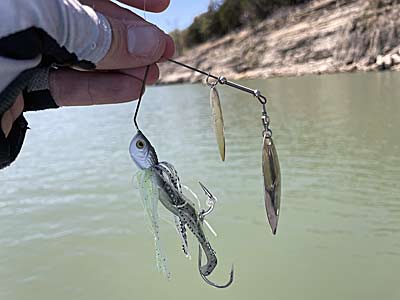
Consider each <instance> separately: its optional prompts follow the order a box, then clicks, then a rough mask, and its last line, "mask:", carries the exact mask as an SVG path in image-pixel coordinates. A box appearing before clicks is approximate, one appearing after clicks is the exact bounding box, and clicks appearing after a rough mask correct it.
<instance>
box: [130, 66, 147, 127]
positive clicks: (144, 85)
mask: <svg viewBox="0 0 400 300" xmlns="http://www.w3.org/2000/svg"><path fill="white" fill-rule="evenodd" d="M149 69H150V65H148V66H147V67H146V71H145V72H144V77H143V82H142V87H141V89H140V96H139V100H138V103H137V105H136V110H135V114H134V116H133V124H135V127H136V129H137V130H139V125H138V123H137V121H136V118H137V115H138V113H139V107H140V103H141V102H142V97H143V94H144V88H145V87H146V79H147V75H148V73H149Z"/></svg>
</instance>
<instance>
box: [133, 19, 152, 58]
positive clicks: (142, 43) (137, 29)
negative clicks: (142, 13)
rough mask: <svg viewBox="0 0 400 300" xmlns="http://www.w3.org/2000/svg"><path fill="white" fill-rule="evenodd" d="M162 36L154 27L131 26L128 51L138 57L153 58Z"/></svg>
mask: <svg viewBox="0 0 400 300" xmlns="http://www.w3.org/2000/svg"><path fill="white" fill-rule="evenodd" d="M159 41H160V34H159V32H158V31H157V29H156V28H155V27H153V26H131V27H129V28H128V51H129V53H131V54H134V55H138V56H149V57H152V56H153V55H154V53H155V51H157V47H158V45H159Z"/></svg>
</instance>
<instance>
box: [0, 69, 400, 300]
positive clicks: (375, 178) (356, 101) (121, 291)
mask: <svg viewBox="0 0 400 300" xmlns="http://www.w3.org/2000/svg"><path fill="white" fill-rule="evenodd" d="M241 83H242V84H246V85H248V86H251V87H254V88H258V89H260V90H262V91H263V92H265V94H267V95H268V97H269V99H270V102H269V105H268V109H269V113H270V117H271V127H272V129H273V134H274V141H275V144H276V145H277V148H278V152H279V157H280V161H281V168H282V178H283V182H282V207H281V217H280V221H279V226H278V234H277V236H272V234H271V232H270V229H269V227H268V225H267V222H266V215H265V211H264V204H263V195H262V179H261V143H262V140H261V121H260V106H259V105H258V103H257V102H256V101H255V100H254V99H252V98H251V97H249V96H248V95H245V94H242V93H241V92H237V91H235V90H231V89H228V88H222V87H221V89H220V94H221V97H222V104H223V109H224V118H225V125H226V129H225V131H226V139H227V153H226V162H225V163H222V162H221V161H220V160H219V154H218V150H217V146H216V143H215V140H214V133H213V131H212V127H211V125H210V108H209V104H208V89H207V88H205V87H203V86H201V85H177V86H165V87H155V88H149V89H148V91H147V92H146V95H145V98H144V102H143V107H142V108H141V115H140V120H139V121H140V124H141V126H142V129H143V131H144V133H145V134H146V135H147V136H148V137H149V138H150V139H151V141H152V143H153V145H154V146H155V147H156V149H157V151H158V154H159V157H160V159H161V160H167V161H170V162H172V163H173V164H174V165H175V166H176V168H177V170H178V172H179V173H180V177H181V179H182V181H183V182H184V183H185V184H186V185H188V186H190V187H192V188H193V189H194V190H195V191H196V192H197V193H199V194H201V190H200V188H199V186H198V184H197V182H198V181H199V180H201V181H202V182H203V183H204V184H206V185H207V186H208V187H209V188H210V190H211V191H212V192H213V193H215V194H216V195H217V197H218V198H219V202H218V205H217V207H216V210H215V212H214V213H213V215H212V216H210V219H209V221H210V223H212V225H213V226H214V228H215V229H216V230H217V232H218V234H219V235H218V238H211V241H212V244H213V246H214V248H215V249H216V251H217V256H218V258H219V265H218V267H217V269H216V271H215V274H214V275H213V277H212V279H213V280H215V281H218V282H225V280H227V277H228V272H229V268H230V264H231V263H232V262H233V263H234V264H235V269H236V276H235V282H234V284H233V285H232V286H231V287H230V288H229V289H226V290H216V289H214V288H212V287H209V286H207V285H206V284H205V283H203V282H202V280H201V278H200V276H199V274H198V271H197V261H196V259H195V258H197V257H196V249H197V247H196V243H195V241H194V240H193V238H191V240H190V242H191V250H192V255H193V257H194V259H192V260H191V261H188V260H187V259H186V258H185V257H184V256H183V254H182V253H181V251H180V245H179V240H178V238H177V236H176V233H175V229H174V228H173V227H172V226H171V225H170V224H168V223H163V228H162V233H161V234H162V238H163V241H164V244H165V248H166V249H165V250H166V252H167V255H168V258H169V266H170V270H171V272H172V280H171V281H170V282H168V281H166V280H165V279H164V278H163V277H162V275H161V274H159V273H158V272H157V271H156V267H155V259H154V248H153V240H152V236H151V234H150V232H149V230H148V229H147V226H146V221H145V219H144V213H143V209H142V206H141V203H140V200H139V198H138V197H139V194H138V190H137V188H135V187H134V184H133V183H132V178H133V174H134V173H135V172H136V169H135V167H134V166H133V163H132V162H131V160H130V157H129V154H128V144H129V141H130V139H131V137H132V135H133V134H134V130H133V128H132V126H131V116H132V112H133V109H134V105H132V103H130V104H122V105H113V106H107V107H106V106H99V107H89V108H65V109H64V108H63V109H58V110H56V111H46V112H40V113H30V114H28V115H27V118H28V119H29V123H30V127H31V128H32V130H30V131H29V134H28V136H27V139H26V142H25V145H24V147H23V151H22V153H21V155H20V157H19V159H18V161H17V162H16V163H15V164H14V165H13V166H12V167H10V168H8V169H7V170H5V171H1V172H0V189H1V190H0V299H7V300H25V299H26V300H28V299H29V300H31V299H41V300H50V299H51V300H53V299H58V300H64V299H65V300H70V299H74V300H78V299H82V300H83V299H85V300H92V299H96V300H100V299H104V300H108V299H114V300H117V299H118V300H120V299H121V300H125V299H184V298H188V297H189V298H190V299H192V300H195V299H222V300H223V299H247V298H248V297H249V295H251V298H252V299H274V300H278V299H299V300H300V299H301V300H302V299H304V300H309V299H332V300H333V299H334V300H337V299H341V300H343V299H363V300H368V299H371V300H376V299H386V300H397V299H400V285H399V278H400V184H399V182H400V139H399V138H400V133H399V132H400V117H399V116H400V101H399V100H400V73H379V74H378V73H370V74H351V75H348V74H343V75H325V76H306V77H300V78H279V79H270V80H258V81H243V82H241ZM208 235H209V236H211V234H210V233H209V234H208Z"/></svg>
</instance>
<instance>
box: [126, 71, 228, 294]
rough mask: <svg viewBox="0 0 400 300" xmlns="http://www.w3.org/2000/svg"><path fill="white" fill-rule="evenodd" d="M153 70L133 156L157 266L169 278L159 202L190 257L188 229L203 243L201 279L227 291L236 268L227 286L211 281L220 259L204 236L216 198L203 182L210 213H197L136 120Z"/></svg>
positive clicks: (133, 140) (200, 265)
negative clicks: (169, 214) (211, 275)
mask: <svg viewBox="0 0 400 300" xmlns="http://www.w3.org/2000/svg"><path fill="white" fill-rule="evenodd" d="M148 69H149V67H147V68H146V73H145V76H144V80H143V85H142V91H141V96H140V98H139V101H138V104H137V107H136V111H135V114H134V118H133V122H134V124H135V127H136V129H137V133H136V135H135V136H134V137H133V139H132V141H131V143H130V146H129V153H130V155H131V158H132V160H133V161H134V162H135V164H136V165H137V166H138V167H139V169H140V170H141V171H139V175H138V182H139V188H140V192H141V197H142V201H143V204H144V207H145V209H146V213H147V215H148V216H149V218H150V220H151V227H152V231H153V235H154V240H155V247H156V258H157V266H158V268H159V270H160V271H162V272H163V273H164V274H165V275H166V276H167V277H168V278H169V271H168V268H167V266H166V257H165V255H164V254H163V251H162V249H161V242H160V236H159V225H158V220H159V217H158V212H157V203H158V200H159V201H160V202H161V203H162V204H163V206H164V207H165V208H166V209H167V210H168V211H170V212H171V213H172V214H173V215H174V219H175V224H176V227H177V232H178V234H179V236H180V238H181V240H182V249H183V251H184V253H185V255H186V256H189V252H188V241H187V235H186V229H187V228H188V229H189V230H190V231H191V232H192V233H193V234H194V235H195V237H196V238H197V240H198V242H199V272H200V275H201V277H202V278H203V279H204V280H205V281H206V282H207V283H208V284H210V285H212V286H214V287H217V288H225V287H228V286H229V285H231V283H232V282H233V272H234V271H233V266H232V270H231V272H230V278H229V280H228V282H227V283H226V284H224V285H218V284H215V283H213V282H212V281H210V280H209V279H208V278H207V276H209V275H210V274H211V273H212V272H213V271H214V269H215V267H216V266H217V257H216V255H215V251H214V249H213V248H212V247H211V244H210V243H209V241H208V240H207V237H206V236H205V234H204V229H203V224H206V225H207V223H206V221H205V217H206V216H207V215H208V214H209V213H211V211H212V210H213V208H214V205H215V202H216V199H215V197H214V196H213V195H212V194H211V192H210V191H209V190H208V189H207V188H206V187H205V186H204V185H202V184H201V183H200V185H201V187H202V188H203V190H204V192H205V193H206V195H207V196H208V201H207V203H208V205H209V208H208V209H207V210H205V211H204V210H202V211H200V213H198V212H197V210H196V208H195V205H194V204H193V203H192V202H191V201H190V200H189V199H188V198H187V197H186V196H185V195H184V194H183V192H182V187H181V183H180V180H179V177H178V173H177V171H176V170H175V168H174V166H173V165H172V164H170V163H168V162H159V160H158V157H157V153H156V151H155V149H154V147H153V146H152V145H151V143H150V141H149V140H148V139H147V138H146V136H145V135H144V134H143V133H142V132H141V131H140V129H139V126H138V124H137V121H136V118H137V115H138V111H139V107H140V104H141V100H142V95H143V92H144V86H145V82H146V77H147V73H148ZM202 251H204V253H205V254H206V257H207V262H206V264H205V265H202V264H201V256H202Z"/></svg>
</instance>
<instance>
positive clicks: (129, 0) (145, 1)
mask: <svg viewBox="0 0 400 300" xmlns="http://www.w3.org/2000/svg"><path fill="white" fill-rule="evenodd" d="M80 2H81V3H82V4H84V5H88V6H91V7H93V8H94V9H95V10H97V9H98V7H99V6H100V7H107V6H108V5H107V3H108V4H109V3H111V2H110V1H109V0H80ZM120 2H122V3H125V4H127V5H129V6H132V7H135V8H138V9H141V10H145V11H150V12H155V13H157V12H162V11H164V10H165V9H166V8H167V7H168V6H169V3H170V0H120ZM112 4H113V3H112ZM114 5H116V4H114Z"/></svg>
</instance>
